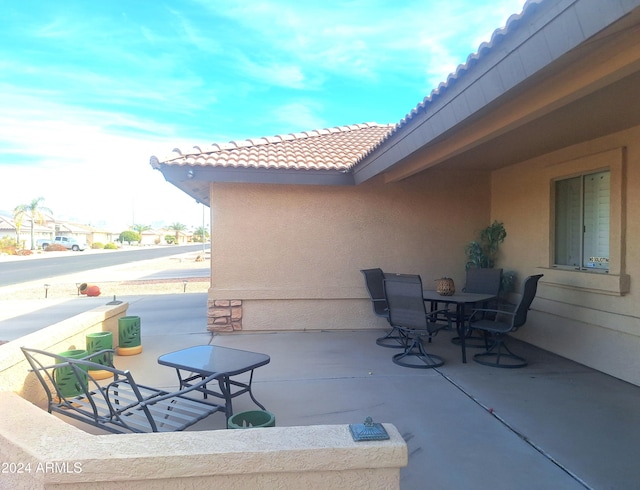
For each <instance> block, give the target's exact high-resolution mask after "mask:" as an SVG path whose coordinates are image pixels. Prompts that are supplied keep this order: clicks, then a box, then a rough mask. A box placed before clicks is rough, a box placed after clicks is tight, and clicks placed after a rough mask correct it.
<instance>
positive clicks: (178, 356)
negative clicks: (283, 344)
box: [158, 345, 271, 420]
mask: <svg viewBox="0 0 640 490" xmlns="http://www.w3.org/2000/svg"><path fill="white" fill-rule="evenodd" d="M270 361H271V358H270V357H269V356H268V355H267V354H261V353H259V352H251V351H246V350H240V349H232V348H230V347H221V346H217V345H196V346H194V347H188V348H186V349H182V350H178V351H175V352H170V353H169V354H164V355H162V356H160V357H159V358H158V364H161V365H163V366H169V367H172V368H175V370H176V372H177V373H178V380H179V381H180V389H182V388H188V387H189V386H191V385H192V384H193V382H194V381H195V382H198V381H200V380H201V379H204V378H205V377H207V376H211V375H212V374H218V375H219V377H218V378H216V379H217V380H218V385H219V389H220V391H215V390H213V389H211V388H210V387H207V386H206V385H205V386H204V387H202V388H200V389H199V390H198V391H201V392H202V393H203V394H204V397H205V398H207V396H208V395H211V396H214V397H217V398H223V399H224V401H225V414H226V416H227V420H228V419H229V417H231V416H232V415H233V407H232V399H233V398H235V397H237V396H239V395H242V394H243V393H249V396H250V397H251V399H252V400H253V402H254V403H255V404H256V405H258V406H259V407H260V408H261V409H262V410H265V408H264V406H263V405H262V404H261V403H260V402H258V400H256V399H255V397H254V396H253V392H252V391H251V383H252V382H253V371H254V370H255V369H256V368H259V367H260V366H264V365H265V364H269V362H270ZM247 372H250V373H251V374H250V375H249V381H248V382H245V381H239V380H237V379H231V378H232V377H233V376H237V375H239V374H242V373H247ZM234 389H235V391H233V390H234Z"/></svg>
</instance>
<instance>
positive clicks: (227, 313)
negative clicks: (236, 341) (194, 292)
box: [207, 299, 242, 332]
mask: <svg viewBox="0 0 640 490" xmlns="http://www.w3.org/2000/svg"><path fill="white" fill-rule="evenodd" d="M207 330H208V331H210V332H237V331H239V330H242V300H239V299H213V300H211V299H210V300H208V301H207Z"/></svg>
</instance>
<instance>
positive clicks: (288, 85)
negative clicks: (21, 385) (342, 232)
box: [0, 0, 524, 231]
mask: <svg viewBox="0 0 640 490" xmlns="http://www.w3.org/2000/svg"><path fill="white" fill-rule="evenodd" d="M0 5H2V12H3V29H2V30H0V67H1V69H0V107H1V108H2V110H1V111H0V211H11V210H12V209H13V208H14V207H15V206H16V205H18V204H23V203H28V202H30V201H31V200H32V199H34V198H37V197H44V199H45V205H46V206H48V207H49V208H51V209H52V210H53V211H54V214H55V216H56V217H58V218H59V219H69V220H75V221H77V222H80V223H86V224H92V225H94V226H109V227H115V228H116V231H120V228H123V229H124V227H126V226H128V225H130V224H131V222H132V221H135V223H139V224H149V225H157V224H160V223H162V222H165V223H166V224H171V223H174V222H177V221H178V222H181V223H184V224H186V225H189V226H200V225H201V223H202V208H201V207H200V206H198V205H197V204H196V203H195V202H194V201H193V200H192V199H191V198H190V197H188V196H187V195H186V194H184V193H182V192H180V191H178V190H177V189H175V188H174V187H173V186H172V185H171V184H169V183H166V182H165V181H164V179H163V177H162V175H161V174H160V173H159V172H157V171H154V170H152V169H151V167H150V165H149V163H148V162H149V158H150V157H151V155H156V156H158V157H160V158H162V157H163V156H164V155H166V154H168V153H169V152H170V151H171V150H172V149H173V148H175V147H178V148H183V149H184V148H191V147H192V146H194V145H199V144H210V143H214V142H227V141H229V140H234V139H246V138H252V137H260V136H271V135H276V134H283V133H292V132H298V131H305V130H312V129H321V128H325V127H333V126H341V125H348V124H355V123H364V122H378V123H397V122H398V121H400V120H401V119H402V118H403V117H404V116H405V115H406V114H407V113H409V112H410V111H411V110H412V109H413V108H414V107H415V106H416V105H417V104H418V103H419V102H420V101H421V100H422V99H423V98H424V97H425V96H426V95H428V94H429V93H430V92H431V91H432V90H433V89H434V88H436V87H437V86H438V84H439V83H440V82H442V81H444V80H446V77H447V75H448V74H449V73H451V72H453V71H455V69H456V67H457V66H458V65H459V64H461V63H464V62H465V61H466V59H467V56H468V55H469V54H471V53H474V52H476V51H477V49H478V46H479V45H480V44H481V43H482V42H483V41H489V40H490V38H491V34H492V33H493V31H494V30H495V29H497V28H500V27H503V26H504V25H505V23H506V21H507V19H508V18H509V16H510V15H512V14H518V13H520V12H521V11H522V7H523V5H524V0H446V1H445V0H415V1H412V0H406V1H403V0H400V1H398V0H386V1H383V0H351V1H334V0H323V1H322V2H311V1H309V2H306V1H300V0H252V1H248V0H245V1H239V0H238V1H235V0H219V1H214V0H210V1H205V0H173V1H165V2H163V1H154V2H148V1H143V0H109V1H107V0H95V1H91V2H87V1H85V0H77V1H74V0H60V1H55V2H48V1H42V0H40V1H35V0H33V1H32V0H21V1H20V2H13V1H9V0H0ZM207 222H208V218H207Z"/></svg>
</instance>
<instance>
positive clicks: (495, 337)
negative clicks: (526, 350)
mask: <svg viewBox="0 0 640 490" xmlns="http://www.w3.org/2000/svg"><path fill="white" fill-rule="evenodd" d="M542 276H543V274H537V275H535V276H529V277H527V278H526V279H525V280H524V287H523V291H522V297H521V298H520V302H519V303H518V304H517V305H516V307H515V309H514V310H513V311H506V310H501V309H488V308H478V309H476V310H475V311H474V312H473V314H472V315H471V317H469V325H470V327H471V328H473V329H474V330H481V331H483V332H484V334H485V351H484V352H481V353H479V354H476V355H474V356H473V360H474V361H476V362H478V363H480V364H484V365H485V366H492V367H499V368H521V367H524V366H526V365H527V361H526V360H525V359H524V358H522V357H520V356H518V355H516V354H514V353H513V352H511V350H509V347H507V344H506V343H505V338H506V336H507V334H509V333H511V332H515V331H516V330H518V329H519V328H520V327H522V326H523V325H524V324H525V323H526V321H527V312H528V311H529V308H530V307H531V303H532V302H533V299H534V298H535V296H536V292H537V290H538V281H539V280H540V278H541V277H542ZM487 313H489V314H491V315H492V316H491V315H487Z"/></svg>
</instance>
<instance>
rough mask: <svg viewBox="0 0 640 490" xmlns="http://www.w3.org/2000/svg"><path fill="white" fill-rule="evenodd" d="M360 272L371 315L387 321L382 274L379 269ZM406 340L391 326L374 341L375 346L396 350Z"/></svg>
mask: <svg viewBox="0 0 640 490" xmlns="http://www.w3.org/2000/svg"><path fill="white" fill-rule="evenodd" d="M360 272H362V274H363V275H364V280H365V284H366V286H367V291H368V293H369V297H370V298H371V305H372V306H373V313H374V314H375V315H376V316H378V317H380V318H384V319H385V320H387V321H389V308H388V305H387V298H386V296H385V294H384V277H385V274H384V272H382V269H379V268H378V269H362V270H361V271H360ZM406 340H407V339H406V338H405V336H404V335H403V334H402V332H401V331H400V330H399V329H398V328H396V327H394V326H393V325H391V329H390V330H389V331H388V332H387V333H386V335H383V336H382V337H378V338H377V339H376V344H378V345H379V346H381V347H390V348H392V349H398V348H402V347H404V344H405V343H406Z"/></svg>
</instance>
